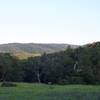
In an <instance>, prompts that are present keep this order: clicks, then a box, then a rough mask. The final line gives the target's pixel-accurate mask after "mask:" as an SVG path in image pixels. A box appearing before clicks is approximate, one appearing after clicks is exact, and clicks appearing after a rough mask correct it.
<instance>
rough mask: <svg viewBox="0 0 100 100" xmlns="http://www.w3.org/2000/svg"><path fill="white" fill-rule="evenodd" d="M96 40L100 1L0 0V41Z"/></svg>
mask: <svg viewBox="0 0 100 100" xmlns="http://www.w3.org/2000/svg"><path fill="white" fill-rule="evenodd" d="M96 41H100V0H0V44H3V43H12V42H19V43H30V42H31V43H67V44H77V45H82V44H86V43H91V42H96Z"/></svg>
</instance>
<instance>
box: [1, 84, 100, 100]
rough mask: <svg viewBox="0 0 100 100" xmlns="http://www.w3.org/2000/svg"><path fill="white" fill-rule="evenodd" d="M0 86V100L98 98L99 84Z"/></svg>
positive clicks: (76, 99)
mask: <svg viewBox="0 0 100 100" xmlns="http://www.w3.org/2000/svg"><path fill="white" fill-rule="evenodd" d="M17 85H18V86H17V87H0V100H100V86H90V85H87V86H86V85H65V86H59V85H52V86H50V85H44V84H27V83H18V84H17Z"/></svg>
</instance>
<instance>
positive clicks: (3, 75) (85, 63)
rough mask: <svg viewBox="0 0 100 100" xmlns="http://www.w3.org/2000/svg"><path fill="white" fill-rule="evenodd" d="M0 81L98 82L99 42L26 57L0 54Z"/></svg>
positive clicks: (99, 78) (99, 66)
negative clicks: (19, 57)
mask: <svg viewBox="0 0 100 100" xmlns="http://www.w3.org/2000/svg"><path fill="white" fill-rule="evenodd" d="M0 81H1V82H3V81H7V82H28V83H45V84H61V85H64V84H94V85H95V84H100V42H95V43H92V44H87V45H84V46H80V47H78V48H74V49H73V48H71V47H70V46H68V48H67V49H66V50H65V51H60V52H56V53H51V54H46V53H44V54H43V55H42V56H38V57H30V58H28V59H25V60H19V59H17V58H16V57H14V56H12V55H11V54H10V53H0Z"/></svg>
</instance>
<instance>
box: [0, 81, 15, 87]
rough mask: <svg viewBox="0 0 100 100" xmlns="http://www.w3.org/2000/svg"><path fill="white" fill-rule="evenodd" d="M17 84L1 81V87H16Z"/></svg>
mask: <svg viewBox="0 0 100 100" xmlns="http://www.w3.org/2000/svg"><path fill="white" fill-rule="evenodd" d="M16 86H17V85H16V84H14V83H11V82H3V83H2V84H1V87H16Z"/></svg>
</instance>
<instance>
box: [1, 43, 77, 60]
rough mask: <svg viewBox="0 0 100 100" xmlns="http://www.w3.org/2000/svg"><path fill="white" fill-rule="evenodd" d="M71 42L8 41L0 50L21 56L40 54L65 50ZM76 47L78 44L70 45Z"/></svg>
mask: <svg viewBox="0 0 100 100" xmlns="http://www.w3.org/2000/svg"><path fill="white" fill-rule="evenodd" d="M68 46H69V44H36V43H8V44H2V45H0V52H2V53H12V54H14V55H15V56H17V57H19V58H22V59H24V58H27V57H30V56H40V55H41V54H43V53H44V52H45V53H54V52H59V51H62V50H65V49H66V48H67V47H68ZM70 46H71V47H72V48H76V47H77V45H70Z"/></svg>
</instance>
